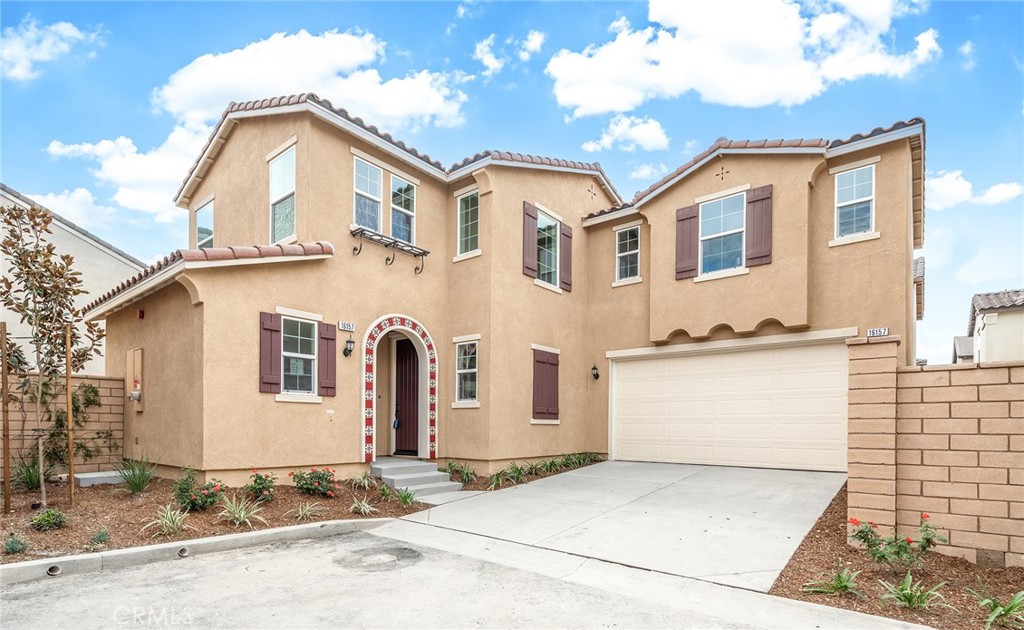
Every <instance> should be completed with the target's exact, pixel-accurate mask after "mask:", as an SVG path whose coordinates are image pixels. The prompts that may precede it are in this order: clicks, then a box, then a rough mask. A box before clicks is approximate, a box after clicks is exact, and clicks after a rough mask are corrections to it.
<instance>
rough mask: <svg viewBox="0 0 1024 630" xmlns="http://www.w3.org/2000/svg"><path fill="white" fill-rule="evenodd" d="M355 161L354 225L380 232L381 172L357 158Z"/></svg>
mask: <svg viewBox="0 0 1024 630" xmlns="http://www.w3.org/2000/svg"><path fill="white" fill-rule="evenodd" d="M355 161H356V181H355V188H356V202H355V214H356V216H355V220H356V225H358V226H361V227H364V228H367V229H370V230H373V231H374V232H379V231H380V204H381V181H382V180H381V177H382V175H381V170H380V169H379V168H377V167H376V166H374V165H373V164H370V163H369V162H364V161H363V160H360V159H359V158H355Z"/></svg>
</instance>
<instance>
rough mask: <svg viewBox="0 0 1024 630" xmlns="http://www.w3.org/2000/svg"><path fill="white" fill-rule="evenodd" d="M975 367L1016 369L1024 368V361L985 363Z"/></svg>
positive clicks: (977, 364)
mask: <svg viewBox="0 0 1024 630" xmlns="http://www.w3.org/2000/svg"><path fill="white" fill-rule="evenodd" d="M974 365H975V367H981V368H1015V367H1024V361H985V362H983V363H975V364H974Z"/></svg>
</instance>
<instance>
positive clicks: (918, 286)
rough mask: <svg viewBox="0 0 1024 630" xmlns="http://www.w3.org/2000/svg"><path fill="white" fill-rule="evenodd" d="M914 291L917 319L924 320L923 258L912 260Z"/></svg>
mask: <svg viewBox="0 0 1024 630" xmlns="http://www.w3.org/2000/svg"><path fill="white" fill-rule="evenodd" d="M914 291H915V294H916V296H917V300H916V301H917V319H918V320H921V319H924V256H918V257H917V258H915V259H914Z"/></svg>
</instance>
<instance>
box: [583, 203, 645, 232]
mask: <svg viewBox="0 0 1024 630" xmlns="http://www.w3.org/2000/svg"><path fill="white" fill-rule="evenodd" d="M634 214H640V211H639V210H637V209H636V208H634V207H632V206H630V207H627V208H620V209H618V210H615V211H613V212H609V213H607V214H599V215H597V216H596V217H590V218H589V219H584V220H583V227H590V226H592V225H598V224H601V223H607V222H608V221H615V220H616V219H621V218H623V217H630V216H633V215H634Z"/></svg>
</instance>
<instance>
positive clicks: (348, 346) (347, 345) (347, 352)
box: [341, 335, 356, 357]
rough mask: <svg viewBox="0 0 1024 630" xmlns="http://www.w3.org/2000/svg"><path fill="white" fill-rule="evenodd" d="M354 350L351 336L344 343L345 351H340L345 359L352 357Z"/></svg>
mask: <svg viewBox="0 0 1024 630" xmlns="http://www.w3.org/2000/svg"><path fill="white" fill-rule="evenodd" d="M355 349H356V342H355V341H352V335H349V336H348V340H347V341H346V342H345V349H344V350H342V351H341V353H342V354H343V355H345V356H346V357H350V356H352V352H353V351H354V350H355Z"/></svg>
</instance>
